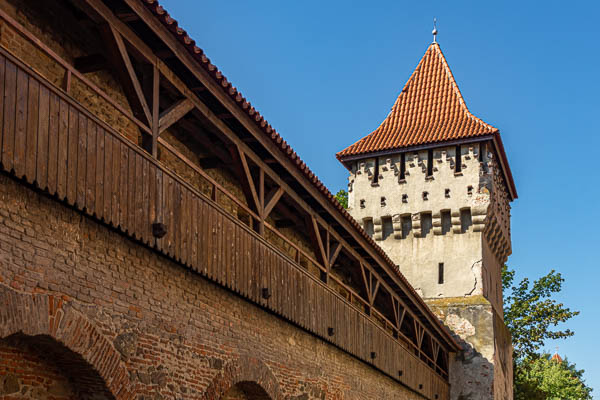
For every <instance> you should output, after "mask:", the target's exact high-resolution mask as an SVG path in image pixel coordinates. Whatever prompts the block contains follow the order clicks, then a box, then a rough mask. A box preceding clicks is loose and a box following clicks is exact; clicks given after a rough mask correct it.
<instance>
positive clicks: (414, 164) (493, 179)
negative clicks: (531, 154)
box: [348, 142, 512, 399]
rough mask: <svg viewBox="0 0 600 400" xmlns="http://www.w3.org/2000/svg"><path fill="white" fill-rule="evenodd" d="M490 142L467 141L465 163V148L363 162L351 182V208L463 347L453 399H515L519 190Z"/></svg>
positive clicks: (455, 370)
mask: <svg viewBox="0 0 600 400" xmlns="http://www.w3.org/2000/svg"><path fill="white" fill-rule="evenodd" d="M491 148H492V146H491V143H490V142H487V143H486V142H476V143H468V144H462V145H461V146H460V151H461V153H460V161H461V167H460V168H458V169H457V166H456V165H457V162H458V159H459V158H458V157H457V154H456V151H457V150H456V149H457V146H456V145H452V146H443V147H439V148H435V149H433V150H428V149H422V150H418V151H409V152H406V153H404V156H402V155H401V154H400V153H396V154H391V155H384V156H379V157H377V159H376V158H367V159H362V160H357V161H355V162H354V163H353V165H352V170H351V173H350V178H349V184H348V194H349V196H348V206H349V207H348V208H349V212H350V213H351V214H352V216H353V217H354V218H355V219H356V220H357V221H358V222H359V223H361V224H362V225H363V227H364V228H365V229H366V230H367V232H369V233H370V234H372V235H373V238H374V239H375V240H376V241H377V242H378V244H379V245H380V246H381V247H382V248H383V249H384V250H385V251H386V252H387V254H388V255H389V256H390V257H391V258H392V260H394V262H395V263H396V264H397V265H398V267H399V268H400V270H401V272H402V273H403V274H404V275H405V276H406V278H407V279H408V281H409V282H410V283H411V284H412V285H413V287H414V288H415V289H416V290H417V292H419V294H421V296H422V297H423V298H424V299H425V301H426V302H427V303H428V304H429V306H430V307H431V308H432V309H433V310H434V312H435V313H436V314H437V315H438V316H439V317H440V319H441V320H442V321H443V322H444V323H445V324H446V325H447V326H448V327H449V328H450V329H451V330H452V331H453V332H454V334H455V335H456V337H457V339H458V341H459V342H460V343H461V344H462V347H463V351H462V352H461V353H460V354H458V355H457V357H456V358H455V359H454V360H453V362H452V365H451V368H450V369H451V373H450V380H451V385H452V391H451V396H452V398H453V399H493V398H495V399H507V398H508V399H510V398H512V358H511V356H512V347H511V343H510V333H509V331H508V329H507V328H506V326H505V325H504V322H503V312H502V279H501V267H502V265H503V264H504V262H505V261H506V259H507V257H508V255H510V204H509V202H510V196H509V194H508V190H507V187H506V183H505V181H504V178H503V174H502V171H501V169H500V168H499V165H498V163H497V161H496V160H495V158H494V156H495V155H494V154H493V153H492V151H491ZM402 157H404V161H405V169H404V174H403V170H402V167H401V160H402ZM430 157H431V160H432V165H431V166H429V165H428V163H429V159H430ZM442 265H443V266H442Z"/></svg>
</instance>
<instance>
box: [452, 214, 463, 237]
mask: <svg viewBox="0 0 600 400" xmlns="http://www.w3.org/2000/svg"><path fill="white" fill-rule="evenodd" d="M450 215H451V217H452V218H451V220H452V232H454V233H460V232H461V230H462V226H461V223H460V211H457V210H455V211H452V214H450Z"/></svg>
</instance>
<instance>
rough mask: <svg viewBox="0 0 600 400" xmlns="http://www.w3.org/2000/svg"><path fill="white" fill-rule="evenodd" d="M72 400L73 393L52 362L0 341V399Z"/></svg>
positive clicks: (37, 354) (27, 350) (65, 378)
mask: <svg viewBox="0 0 600 400" xmlns="http://www.w3.org/2000/svg"><path fill="white" fill-rule="evenodd" d="M18 398H24V399H25V398H33V399H47V400H74V399H76V397H75V393H74V392H73V389H72V387H71V384H70V383H69V382H68V380H67V377H65V376H64V375H63V374H62V373H61V372H60V371H59V370H58V369H57V368H56V366H55V365H52V364H51V363H49V362H47V361H46V360H43V359H42V357H40V354H39V353H37V352H32V351H29V349H23V348H20V346H19V347H17V346H14V345H11V344H9V343H7V341H6V340H0V399H18Z"/></svg>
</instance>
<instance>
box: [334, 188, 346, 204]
mask: <svg viewBox="0 0 600 400" xmlns="http://www.w3.org/2000/svg"><path fill="white" fill-rule="evenodd" d="M335 198H336V199H337V201H339V203H340V204H341V205H342V207H344V208H348V192H346V191H345V190H344V189H340V191H339V192H337V193H336V195H335Z"/></svg>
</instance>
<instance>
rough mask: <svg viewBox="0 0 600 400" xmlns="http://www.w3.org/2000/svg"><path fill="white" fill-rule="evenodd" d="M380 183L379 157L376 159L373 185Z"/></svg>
mask: <svg viewBox="0 0 600 400" xmlns="http://www.w3.org/2000/svg"><path fill="white" fill-rule="evenodd" d="M377 183H379V157H375V171H374V174H373V184H377Z"/></svg>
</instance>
